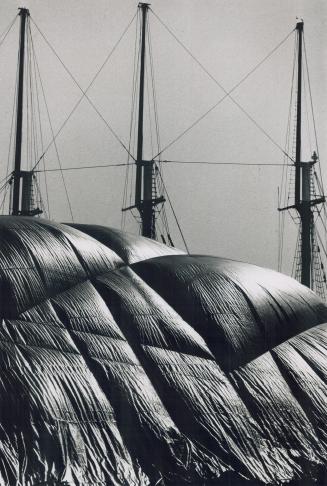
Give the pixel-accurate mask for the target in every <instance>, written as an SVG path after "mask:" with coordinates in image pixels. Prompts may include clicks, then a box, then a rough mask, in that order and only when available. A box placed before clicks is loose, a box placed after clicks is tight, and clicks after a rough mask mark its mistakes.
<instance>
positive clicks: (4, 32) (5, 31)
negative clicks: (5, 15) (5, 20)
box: [0, 14, 19, 47]
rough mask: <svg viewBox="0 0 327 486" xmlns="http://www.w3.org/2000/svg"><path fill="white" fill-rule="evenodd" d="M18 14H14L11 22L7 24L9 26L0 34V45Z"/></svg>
mask: <svg viewBox="0 0 327 486" xmlns="http://www.w3.org/2000/svg"><path fill="white" fill-rule="evenodd" d="M18 15H19V14H16V15H15V17H14V19H13V20H12V22H11V23H10V24H9V26H8V27H7V28H6V29H5V30H4V31H3V32H2V34H1V36H0V47H1V46H2V44H3V43H4V41H5V40H6V37H7V35H8V34H9V32H10V31H11V29H12V28H13V25H14V23H15V22H16V19H17V17H18Z"/></svg>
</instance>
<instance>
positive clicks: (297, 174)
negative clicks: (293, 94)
mask: <svg viewBox="0 0 327 486" xmlns="http://www.w3.org/2000/svg"><path fill="white" fill-rule="evenodd" d="M296 30H297V36H298V59H297V103H296V148H295V205H299V204H300V198H301V168H300V166H301V135H302V39H303V21H301V22H298V23H297V24H296Z"/></svg>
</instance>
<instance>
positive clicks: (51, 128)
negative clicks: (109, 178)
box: [32, 24, 74, 222]
mask: <svg viewBox="0 0 327 486" xmlns="http://www.w3.org/2000/svg"><path fill="white" fill-rule="evenodd" d="M34 25H35V24H34ZM35 60H36V66H37V73H38V77H39V81H40V85H41V90H42V95H43V101H44V104H45V108H46V113H47V117H48V122H49V125H50V130H51V134H52V137H53V144H54V147H55V151H56V155H57V160H58V164H59V170H60V173H61V179H62V182H63V186H64V190H65V194H66V198H67V202H68V207H69V212H70V216H71V219H72V221H73V222H74V215H73V210H72V205H71V202H70V198H69V193H68V190H67V185H66V181H65V178H64V174H63V167H62V164H61V160H60V155H59V150H58V145H57V142H56V140H55V138H54V130H53V126H52V121H51V117H50V112H49V107H48V103H47V99H46V96H45V91H44V87H43V82H42V78H41V73H40V69H39V64H38V62H37V59H36V58H35ZM42 158H43V156H42ZM40 160H41V158H40V159H39V161H38V162H40ZM36 165H37V164H36ZM35 167H36V166H34V167H33V169H32V171H33V172H39V171H35V170H34V168H35ZM46 171H47V169H45V170H44V172H46Z"/></svg>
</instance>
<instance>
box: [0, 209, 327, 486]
mask: <svg viewBox="0 0 327 486" xmlns="http://www.w3.org/2000/svg"><path fill="white" fill-rule="evenodd" d="M74 226H75V227H71V226H67V225H59V224H55V223H52V222H49V221H46V220H41V219H32V218H23V217H19V218H17V217H9V216H8V217H0V286H1V293H0V297H1V300H0V312H1V328H0V363H1V367H0V439H1V441H0V484H1V485H6V486H7V485H10V486H13V485H17V486H18V485H24V486H25V485H26V486H27V485H32V484H33V485H37V484H39V485H40V484H49V485H50V484H67V485H68V484H69V485H79V484H83V485H87V484H89V485H92V486H93V485H96V484H99V485H100V484H102V485H148V484H162V485H163V484H175V485H180V484H193V485H198V484H226V482H231V484H235V485H236V484H243V483H244V484H280V483H289V482H292V481H297V480H315V479H320V480H321V478H323V477H324V471H325V469H326V464H327V454H326V450H327V428H326V410H327V407H326V404H327V398H326V393H327V390H326V374H327V324H325V322H327V308H326V306H325V305H324V304H323V303H322V302H321V301H320V300H319V299H318V298H317V297H316V296H315V294H314V293H313V292H311V291H310V290H308V289H306V288H305V287H303V286H301V285H300V284H298V283H297V282H295V281H294V280H292V279H290V278H288V277H286V276H283V275H280V274H278V273H276V272H273V271H270V270H266V269H262V268H259V267H256V266H253V265H249V264H245V263H239V262H234V261H230V260H226V259H223V258H218V257H207V256H197V255H193V256H190V255H185V254H183V252H181V251H178V250H176V249H172V248H168V247H166V246H164V245H160V244H159V243H157V242H153V241H151V240H147V239H145V238H141V237H135V236H132V235H128V234H126V233H122V232H120V231H118V230H113V229H110V228H105V227H100V226H92V225H85V226H84V225H74Z"/></svg>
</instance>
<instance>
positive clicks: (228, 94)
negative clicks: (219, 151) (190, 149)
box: [150, 8, 294, 162]
mask: <svg viewBox="0 0 327 486" xmlns="http://www.w3.org/2000/svg"><path fill="white" fill-rule="evenodd" d="M150 10H151V12H152V14H153V15H154V16H155V17H156V18H157V19H158V21H159V22H160V23H161V24H162V25H163V26H164V28H165V29H166V30H167V31H168V32H169V33H170V34H171V35H172V36H173V38H174V39H175V40H176V41H177V43H178V44H179V45H180V46H181V47H182V48H183V49H184V50H185V51H186V52H187V53H188V54H189V56H191V58H192V59H193V60H194V61H195V62H196V63H197V64H198V65H199V66H200V68H201V69H202V70H203V71H204V72H205V73H206V74H207V76H209V78H210V79H211V80H212V81H214V83H215V84H216V85H217V86H219V88H220V89H221V90H222V91H224V93H225V95H224V96H223V97H222V98H220V99H219V100H218V101H217V103H215V105H213V106H212V107H211V108H210V109H209V110H207V111H206V112H205V113H204V114H203V115H202V116H201V117H199V118H198V119H197V120H195V122H193V123H192V125H190V126H189V127H188V128H187V129H185V130H184V131H183V132H182V133H181V134H180V135H179V136H178V137H176V138H175V139H174V140H172V141H171V142H170V143H169V144H168V145H166V147H164V148H163V149H162V150H161V152H160V153H158V154H156V155H155V156H154V157H153V158H156V157H158V155H160V154H162V152H164V151H165V150H167V149H168V148H170V147H171V146H172V145H173V144H174V143H175V142H177V141H178V140H179V139H180V138H182V137H183V136H184V135H185V134H186V133H187V132H188V131H189V130H191V129H192V128H193V127H194V126H195V125H197V124H198V123H199V122H200V121H201V120H203V118H205V117H206V116H207V115H208V114H209V113H210V112H211V111H212V110H214V109H215V108H216V107H217V106H218V105H220V104H221V103H222V102H223V101H224V100H225V99H226V98H229V99H230V100H231V101H232V102H233V103H234V104H235V105H236V106H237V107H238V108H239V109H240V110H241V111H242V112H243V113H244V115H245V116H246V117H247V118H248V119H249V120H250V121H251V122H252V123H253V124H254V125H255V126H256V127H257V128H258V129H259V130H260V131H261V132H262V133H263V134H264V135H265V136H266V137H267V138H268V139H269V140H270V141H271V142H272V143H273V144H274V145H275V146H276V147H277V148H278V149H279V150H280V151H281V152H282V153H283V154H284V155H285V156H286V157H288V158H289V159H290V160H291V161H292V162H294V160H293V159H292V157H291V156H290V155H289V154H287V153H285V152H284V149H283V148H282V147H281V146H280V145H279V143H278V142H276V141H275V140H274V139H273V138H272V137H271V136H270V135H269V133H268V132H267V131H266V130H265V129H264V128H263V127H262V126H261V125H260V124H259V123H257V122H256V120H255V119H254V118H253V117H252V116H251V115H250V114H249V113H248V112H247V111H246V110H245V109H244V108H243V107H242V106H241V105H240V103H238V101H236V100H235V99H234V98H233V97H232V96H231V93H232V92H233V91H235V90H236V88H238V87H239V86H240V85H241V84H242V83H243V82H244V81H245V80H246V79H247V78H248V77H249V76H250V75H251V74H252V73H254V72H255V71H256V70H257V69H258V68H259V67H260V66H261V65H262V64H263V63H264V62H265V61H266V60H267V59H268V58H269V57H270V56H271V55H272V54H273V53H274V52H275V51H276V50H278V49H279V47H280V46H281V45H283V44H284V43H285V42H286V40H287V39H288V38H289V37H290V36H291V34H292V33H293V32H294V29H293V30H292V31H291V32H289V33H288V34H287V36H286V37H285V38H284V39H283V40H282V41H281V42H279V44H277V46H276V47H274V49H272V50H271V51H270V52H269V53H268V54H267V55H266V56H265V57H264V58H263V59H262V60H261V61H260V62H259V63H258V64H257V65H256V66H255V67H254V68H252V69H251V70H250V71H249V72H248V73H247V74H246V75H245V76H244V77H243V78H242V79H241V80H240V81H239V82H238V83H237V84H236V85H234V86H233V87H232V88H231V90H229V91H227V90H226V89H225V88H224V87H223V86H222V85H221V84H220V83H219V81H217V80H216V78H215V77H214V76H213V75H212V74H210V72H209V71H208V70H207V69H206V68H205V67H204V65H203V64H202V63H201V62H200V61H199V60H198V59H197V58H196V57H195V56H194V54H192V52H191V51H190V50H189V49H188V48H187V47H186V46H185V45H184V44H183V42H182V41H180V40H179V39H178V37H177V36H176V35H175V34H174V32H173V31H172V30H171V29H170V28H169V27H168V26H167V25H166V24H165V23H164V22H163V21H162V20H161V19H160V17H158V15H157V14H156V13H155V12H154V11H153V10H152V9H151V8H150Z"/></svg>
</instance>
